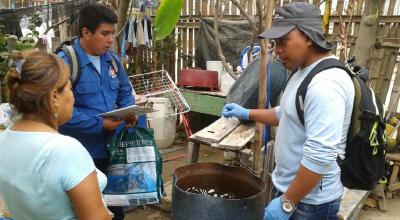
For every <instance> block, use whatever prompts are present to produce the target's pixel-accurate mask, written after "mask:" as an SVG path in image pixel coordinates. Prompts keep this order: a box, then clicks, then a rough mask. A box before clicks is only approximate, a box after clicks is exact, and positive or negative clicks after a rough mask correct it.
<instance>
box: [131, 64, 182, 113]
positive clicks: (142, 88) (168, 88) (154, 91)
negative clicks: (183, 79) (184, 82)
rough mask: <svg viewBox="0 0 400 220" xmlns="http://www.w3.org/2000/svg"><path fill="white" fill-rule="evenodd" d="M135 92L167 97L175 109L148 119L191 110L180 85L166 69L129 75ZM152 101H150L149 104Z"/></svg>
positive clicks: (154, 96)
mask: <svg viewBox="0 0 400 220" xmlns="http://www.w3.org/2000/svg"><path fill="white" fill-rule="evenodd" d="M129 79H130V81H131V83H132V86H133V88H134V91H135V94H137V95H143V96H146V98H147V99H149V98H157V97H158V98H167V99H168V100H169V101H170V103H171V105H172V108H174V109H175V111H174V113H172V114H165V115H162V116H158V117H149V118H148V120H154V119H158V118H164V117H169V116H173V115H182V114H184V113H187V112H189V111H190V107H189V105H188V104H187V102H186V100H185V98H184V97H183V96H182V94H181V92H180V91H179V89H178V87H177V86H176V85H175V83H174V81H172V79H171V77H170V76H169V74H168V72H167V71H166V70H159V71H155V72H149V73H143V74H137V75H134V76H130V77H129ZM151 104H152V103H151V102H149V103H148V105H151Z"/></svg>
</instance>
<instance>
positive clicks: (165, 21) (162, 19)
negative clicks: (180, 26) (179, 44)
mask: <svg viewBox="0 0 400 220" xmlns="http://www.w3.org/2000/svg"><path fill="white" fill-rule="evenodd" d="M183 2H184V0H162V1H161V4H160V6H159V7H158V10H157V14H156V21H155V24H154V26H155V30H154V32H155V39H156V40H162V39H164V38H165V37H167V36H168V35H169V34H170V33H171V32H172V30H174V28H175V25H176V22H178V19H179V16H180V14H181V10H182V6H183Z"/></svg>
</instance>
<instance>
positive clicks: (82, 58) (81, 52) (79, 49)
mask: <svg viewBox="0 0 400 220" xmlns="http://www.w3.org/2000/svg"><path fill="white" fill-rule="evenodd" d="M74 48H75V51H76V53H77V54H78V56H79V62H80V65H81V68H83V67H84V66H86V65H87V64H89V63H91V61H90V60H89V58H88V56H87V55H86V53H85V51H84V50H83V48H82V47H81V44H80V43H79V38H77V39H75V41H74ZM111 59H112V57H111V55H110V53H108V52H106V53H104V54H102V55H100V60H101V61H106V62H109V61H111Z"/></svg>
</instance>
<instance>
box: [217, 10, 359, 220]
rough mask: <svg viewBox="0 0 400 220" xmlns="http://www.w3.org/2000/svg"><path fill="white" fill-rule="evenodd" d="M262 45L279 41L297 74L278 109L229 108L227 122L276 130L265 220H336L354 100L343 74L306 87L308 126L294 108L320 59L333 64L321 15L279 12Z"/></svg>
mask: <svg viewBox="0 0 400 220" xmlns="http://www.w3.org/2000/svg"><path fill="white" fill-rule="evenodd" d="M260 38H268V39H274V40H275V42H276V54H277V56H279V58H280V59H281V60H282V62H283V64H284V65H285V67H286V68H288V69H291V70H296V69H297V71H296V72H295V73H294V74H293V75H292V77H291V78H290V80H289V81H288V83H287V85H286V88H285V90H284V93H283V94H282V97H281V101H280V106H277V107H275V108H273V109H267V110H265V109H245V108H243V107H241V106H239V105H237V104H234V103H230V104H227V105H225V106H224V108H223V110H222V114H223V116H225V117H232V116H234V117H237V118H239V119H242V120H255V121H259V122H263V123H266V124H268V125H273V126H277V125H279V127H278V131H277V135H276V140H275V164H276V166H275V169H274V171H273V173H272V181H273V184H274V188H273V190H272V199H273V200H272V201H271V202H270V203H269V204H268V206H267V208H266V209H265V216H264V219H268V220H269V219H337V212H338V210H339V207H340V200H341V196H342V194H343V185H342V183H341V181H340V168H339V166H338V164H337V162H336V159H337V157H338V156H340V157H341V158H343V156H344V149H345V145H346V138H347V131H348V129H349V125H350V120H351V113H352V108H353V100H354V86H353V83H352V80H351V78H350V76H349V75H348V74H347V73H346V71H344V70H342V69H339V68H331V69H327V70H323V71H321V72H319V73H318V75H316V76H315V77H314V78H313V79H312V81H311V83H310V84H309V86H308V90H307V96H306V98H305V101H304V103H302V104H303V109H304V124H303V123H302V121H300V119H299V117H298V114H297V111H296V105H295V102H296V101H295V99H296V97H297V96H296V92H297V89H298V88H299V85H300V83H301V82H302V81H303V80H304V78H305V77H306V76H307V74H308V73H310V71H311V70H312V69H313V68H314V67H316V66H317V64H318V63H320V62H321V61H322V60H325V59H328V58H332V57H334V56H333V55H332V54H330V53H329V50H330V49H332V47H333V45H332V44H330V43H328V42H327V41H326V39H325V37H324V35H323V32H322V22H321V11H320V10H319V9H318V8H317V7H315V6H314V5H312V4H309V3H300V2H297V3H291V4H288V5H286V6H282V7H280V8H278V9H276V11H275V16H274V19H273V23H272V27H271V28H270V29H269V30H267V31H266V32H264V33H262V34H261V35H260Z"/></svg>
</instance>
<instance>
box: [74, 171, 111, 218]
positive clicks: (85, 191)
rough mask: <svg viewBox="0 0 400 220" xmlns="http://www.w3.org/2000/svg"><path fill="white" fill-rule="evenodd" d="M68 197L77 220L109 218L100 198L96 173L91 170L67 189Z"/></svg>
mask: <svg viewBox="0 0 400 220" xmlns="http://www.w3.org/2000/svg"><path fill="white" fill-rule="evenodd" d="M67 193H68V196H69V199H70V200H71V203H72V206H73V207H74V211H75V214H76V217H77V219H79V220H92V219H93V220H103V219H111V216H110V215H109V213H108V210H107V208H106V207H105V206H104V203H103V201H102V198H101V194H100V189H99V183H98V181H97V174H96V172H95V171H93V172H92V173H91V174H89V175H88V176H87V177H86V178H85V179H83V180H82V182H80V183H79V184H78V185H77V186H75V187H74V188H72V189H71V190H69V191H68V192H67Z"/></svg>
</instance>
